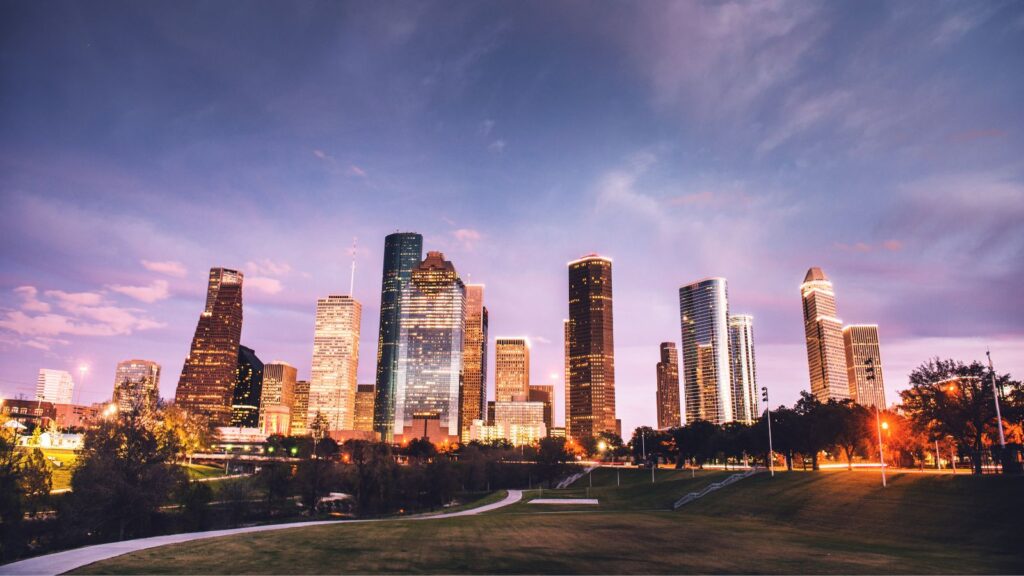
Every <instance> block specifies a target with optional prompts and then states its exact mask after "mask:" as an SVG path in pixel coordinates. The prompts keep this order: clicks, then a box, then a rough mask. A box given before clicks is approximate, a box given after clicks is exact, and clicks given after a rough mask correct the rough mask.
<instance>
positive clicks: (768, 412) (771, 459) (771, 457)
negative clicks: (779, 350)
mask: <svg viewBox="0 0 1024 576" xmlns="http://www.w3.org/2000/svg"><path fill="white" fill-rule="evenodd" d="M761 398H762V399H763V400H764V405H765V417H766V418H767V419H768V471H769V472H771V475H772V478H775V450H774V449H773V448H772V406H771V404H769V403H768V387H767V386H762V387H761Z"/></svg>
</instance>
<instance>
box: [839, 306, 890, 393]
mask: <svg viewBox="0 0 1024 576" xmlns="http://www.w3.org/2000/svg"><path fill="white" fill-rule="evenodd" d="M843 344H844V348H845V350H846V373H847V378H848V381H849V384H850V398H851V399H853V400H855V401H856V402H857V403H859V404H863V405H864V406H877V407H878V408H880V409H885V382H884V381H883V379H882V353H881V350H880V349H879V346H878V326H876V325H874V324H854V325H851V326H846V327H845V328H843Z"/></svg>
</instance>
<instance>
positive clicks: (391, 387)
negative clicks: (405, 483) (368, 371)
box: [373, 232, 423, 442]
mask: <svg viewBox="0 0 1024 576" xmlns="http://www.w3.org/2000/svg"><path fill="white" fill-rule="evenodd" d="M422 260H423V236H421V235H420V234H416V233H415V232H395V233H394V234H388V235H387V237H386V238H384V272H383V275H382V279H381V286H380V332H379V335H378V337H377V387H376V398H375V399H374V403H373V429H374V430H376V431H377V432H379V433H380V437H381V440H383V441H385V442H390V441H392V439H393V438H394V429H393V426H394V421H395V384H396V372H397V369H398V339H399V336H400V334H401V330H400V328H401V326H400V322H401V317H402V287H403V286H404V285H405V284H406V283H408V282H409V279H410V278H411V276H412V270H413V268H415V267H417V266H419V263H420V262H421V261H422Z"/></svg>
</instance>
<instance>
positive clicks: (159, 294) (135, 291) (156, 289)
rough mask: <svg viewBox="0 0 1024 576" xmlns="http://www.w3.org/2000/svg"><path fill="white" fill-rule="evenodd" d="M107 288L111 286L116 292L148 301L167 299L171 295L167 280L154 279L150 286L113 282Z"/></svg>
mask: <svg viewBox="0 0 1024 576" xmlns="http://www.w3.org/2000/svg"><path fill="white" fill-rule="evenodd" d="M107 288H110V289H111V290H113V291H114V292H117V293H120V294H124V295H126V296H130V297H132V298H135V299H136V300H139V301H140V302H147V303H153V302H156V301H158V300H165V299H167V298H168V297H169V296H170V292H169V290H168V284H167V281H166V280H154V281H153V282H152V283H151V284H149V285H148V286H121V285H117V284H113V285H110V286H107Z"/></svg>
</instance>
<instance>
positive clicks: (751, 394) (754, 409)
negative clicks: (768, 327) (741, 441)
mask: <svg viewBox="0 0 1024 576" xmlns="http://www.w3.org/2000/svg"><path fill="white" fill-rule="evenodd" d="M729 354H730V357H731V359H732V414H733V419H735V420H736V421H737V422H743V423H744V424H753V423H754V421H755V420H757V419H758V418H760V417H761V411H760V410H759V408H758V404H757V402H758V396H757V367H756V364H755V362H754V317H753V316H750V315H747V314H736V315H733V316H729Z"/></svg>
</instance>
